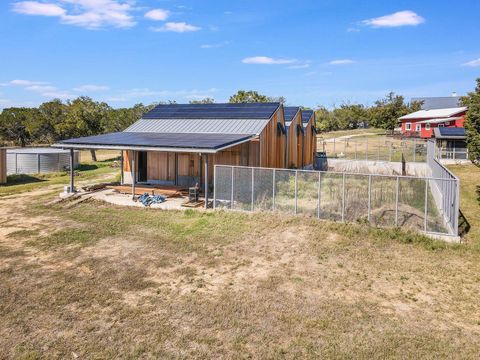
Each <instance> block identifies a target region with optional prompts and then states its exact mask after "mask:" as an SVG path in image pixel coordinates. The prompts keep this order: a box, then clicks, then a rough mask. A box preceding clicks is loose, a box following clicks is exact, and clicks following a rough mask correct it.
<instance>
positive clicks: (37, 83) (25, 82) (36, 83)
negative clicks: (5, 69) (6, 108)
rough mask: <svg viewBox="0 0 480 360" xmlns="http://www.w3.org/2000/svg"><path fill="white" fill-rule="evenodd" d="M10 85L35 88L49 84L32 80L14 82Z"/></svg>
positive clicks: (10, 82)
mask: <svg viewBox="0 0 480 360" xmlns="http://www.w3.org/2000/svg"><path fill="white" fill-rule="evenodd" d="M8 84H10V85H16V86H34V85H45V84H48V83H47V82H45V81H32V80H12V81H9V82H8Z"/></svg>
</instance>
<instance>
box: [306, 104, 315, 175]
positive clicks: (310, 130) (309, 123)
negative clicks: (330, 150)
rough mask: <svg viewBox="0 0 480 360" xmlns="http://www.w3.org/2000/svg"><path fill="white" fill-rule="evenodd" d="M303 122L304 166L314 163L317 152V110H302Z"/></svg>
mask: <svg viewBox="0 0 480 360" xmlns="http://www.w3.org/2000/svg"><path fill="white" fill-rule="evenodd" d="M302 124H303V134H304V144H305V145H304V150H303V151H304V156H303V164H304V166H309V165H311V164H313V161H314V159H315V153H316V152H317V128H316V127H315V112H314V111H313V110H302Z"/></svg>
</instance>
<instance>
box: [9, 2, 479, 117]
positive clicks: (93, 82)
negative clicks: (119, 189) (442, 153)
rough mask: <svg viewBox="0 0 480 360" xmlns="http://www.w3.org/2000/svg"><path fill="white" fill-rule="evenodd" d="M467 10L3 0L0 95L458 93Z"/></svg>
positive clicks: (407, 5)
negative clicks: (243, 92)
mask: <svg viewBox="0 0 480 360" xmlns="http://www.w3.org/2000/svg"><path fill="white" fill-rule="evenodd" d="M478 14H480V1H477V0H469V1H467V0H463V1H462V0H458V1H455V3H452V2H451V1H446V0H437V1H418V0H416V1H361V0H345V1H341V0H324V1H322V0H316V1H314V0H312V1H306V0H296V1H293V0H286V1H270V0H263V1H262V0H256V1H251V0H243V1H208V0H205V1H200V0H197V1H193V0H190V1H188V0H187V1H183V0H178V1H177V0H150V1H146V0H136V1H134V0H130V1H120V0H37V1H15V0H5V1H2V2H1V3H0V16H1V17H0V34H1V36H0V48H1V49H2V51H1V56H0V59H1V60H0V108H4V107H9V106H36V105H38V104H40V103H42V102H44V101H47V100H50V99H51V98H54V97H57V98H61V99H64V100H65V99H68V98H74V97H76V96H78V95H88V96H91V97H92V98H94V99H96V100H102V101H106V102H108V103H109V104H110V105H112V106H114V107H123V106H130V105H132V104H135V103H139V102H143V103H145V104H148V103H151V102H155V101H161V100H176V101H178V102H188V101H189V100H193V99H198V98H203V97H207V96H208V97H213V98H214V99H215V100H216V101H217V102H222V101H227V100H228V98H229V96H230V95H231V94H233V93H235V92H236V91H237V90H238V89H246V90H250V89H252V90H257V91H259V92H261V93H264V94H267V95H270V96H280V95H282V96H285V97H286V99H287V103H288V104H290V105H304V106H310V107H314V106H318V105H322V106H326V107H332V106H333V105H335V104H337V105H339V104H341V103H342V102H344V101H347V102H352V103H364V104H371V103H372V102H373V101H374V100H375V99H378V98H380V97H382V96H384V95H385V94H386V93H388V92H389V91H395V92H397V93H400V94H402V95H404V96H406V97H407V99H409V98H410V97H412V96H446V95H450V94H451V92H453V91H456V92H457V93H459V94H465V93H466V92H467V91H471V90H472V89H473V87H474V83H475V78H476V77H480V42H479V41H478V39H480V26H478Z"/></svg>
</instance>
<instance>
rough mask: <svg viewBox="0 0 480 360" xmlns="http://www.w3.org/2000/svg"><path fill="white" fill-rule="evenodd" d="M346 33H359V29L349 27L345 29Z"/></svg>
mask: <svg viewBox="0 0 480 360" xmlns="http://www.w3.org/2000/svg"><path fill="white" fill-rule="evenodd" d="M347 32H350V33H351V32H360V29H359V28H355V27H349V28H347Z"/></svg>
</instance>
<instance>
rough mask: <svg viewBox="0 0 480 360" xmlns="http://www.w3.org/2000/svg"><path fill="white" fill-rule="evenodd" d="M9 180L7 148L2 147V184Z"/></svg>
mask: <svg viewBox="0 0 480 360" xmlns="http://www.w3.org/2000/svg"><path fill="white" fill-rule="evenodd" d="M6 182H7V149H0V184H5V183H6Z"/></svg>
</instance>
